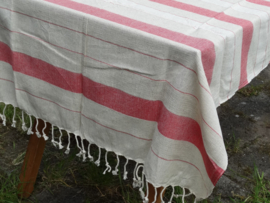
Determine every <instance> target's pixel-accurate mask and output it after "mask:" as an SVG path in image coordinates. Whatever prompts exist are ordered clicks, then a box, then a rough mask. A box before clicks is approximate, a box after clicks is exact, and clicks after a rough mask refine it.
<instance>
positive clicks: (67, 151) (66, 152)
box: [65, 131, 70, 154]
mask: <svg viewBox="0 0 270 203" xmlns="http://www.w3.org/2000/svg"><path fill="white" fill-rule="evenodd" d="M67 134H68V146H67V149H66V151H65V154H69V152H70V148H69V146H70V134H69V132H68V131H67Z"/></svg>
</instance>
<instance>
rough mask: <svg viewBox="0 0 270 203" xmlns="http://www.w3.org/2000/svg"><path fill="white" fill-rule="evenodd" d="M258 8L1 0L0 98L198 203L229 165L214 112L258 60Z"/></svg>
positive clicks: (262, 36)
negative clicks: (177, 188) (131, 162)
mask: <svg viewBox="0 0 270 203" xmlns="http://www.w3.org/2000/svg"><path fill="white" fill-rule="evenodd" d="M269 7H270V3H269V2H268V1H264V0H246V1H240V0H227V1H225V0H215V1H210V0H188V1H187V0H100V1H95V0H72V1H71V0H24V1H19V0H14V1H9V0H2V1H1V3H0V28H1V29H0V50H1V51H0V101H2V102H5V103H6V104H12V105H13V106H14V107H19V108H21V109H23V110H24V111H25V112H27V113H28V114H30V115H33V116H35V117H36V118H39V119H42V120H43V121H44V122H45V124H47V123H51V124H52V125H53V126H57V127H59V129H60V130H66V131H67V132H68V133H73V134H74V135H75V137H76V138H78V137H80V138H81V139H82V140H87V141H88V142H89V143H90V144H92V143H95V144H96V145H97V146H99V147H101V148H104V149H106V150H107V152H115V153H116V154H117V155H121V156H124V157H126V158H127V163H128V160H134V161H136V162H137V163H142V164H144V167H143V171H144V174H145V176H143V178H144V177H145V180H146V182H147V183H151V184H152V185H153V186H154V187H155V188H158V187H164V188H166V187H168V186H181V187H182V188H187V189H189V190H190V192H191V193H192V194H194V195H195V196H196V199H197V200H200V199H204V198H207V197H208V196H209V195H210V194H211V191H212V190H213V188H214V186H215V184H216V183H217V181H218V179H219V178H220V177H221V175H222V174H223V173H224V171H225V170H226V168H227V162H228V161H227V154H226V150H225V147H224V142H223V138H222V132H221V130H220V125H219V120H218V117H217V112H216V107H218V106H219V105H220V104H221V103H223V102H225V101H226V100H228V99H229V98H230V97H232V96H233V95H234V94H235V92H236V91H237V90H238V89H240V88H242V87H243V86H245V85H246V84H248V83H249V82H250V81H251V80H252V79H253V78H254V77H255V76H256V75H258V74H259V73H260V72H261V71H262V70H263V69H264V68H265V67H266V66H267V64H268V63H269V61H270V56H269V49H268V48H269V43H270V42H269V40H268V37H269V23H270V22H269V19H270V17H269V12H270V8H269ZM3 118H4V117H3ZM14 125H15V123H14ZM48 125H49V124H48ZM36 126H37V127H38V126H39V125H38V123H37V125H36ZM29 129H30V130H29V134H31V130H32V127H29ZM45 129H47V128H44V130H45ZM36 134H37V135H38V136H43V137H44V138H45V139H46V138H47V135H46V134H42V132H41V131H40V129H38V128H37V132H36ZM52 141H53V143H54V144H56V141H55V140H52ZM57 144H58V145H59V148H63V147H64V146H62V144H61V139H60V141H59V143H57ZM78 148H79V149H80V155H81V156H83V157H84V159H86V158H87V155H88V154H87V149H84V146H83V145H81V144H80V143H79V142H78ZM68 151H69V149H68V148H67V152H68ZM106 155H107V153H106ZM89 157H90V158H91V156H89ZM96 163H97V165H99V159H98V160H96ZM107 167H108V166H107ZM108 169H109V167H108ZM113 173H117V171H116V170H115V171H114V172H113ZM135 183H136V184H137V186H140V189H141V191H142V186H143V185H142V183H141V182H140V180H139V179H138V177H137V179H136V178H135ZM136 184H135V185H136ZM172 195H173V194H172ZM144 198H145V201H147V195H146V196H144Z"/></svg>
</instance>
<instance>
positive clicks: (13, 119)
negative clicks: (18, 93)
mask: <svg viewBox="0 0 270 203" xmlns="http://www.w3.org/2000/svg"><path fill="white" fill-rule="evenodd" d="M15 116H16V107H15V106H14V112H13V118H12V125H11V127H13V128H16V120H15Z"/></svg>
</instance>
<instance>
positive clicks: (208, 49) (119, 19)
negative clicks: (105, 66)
mask: <svg viewBox="0 0 270 203" xmlns="http://www.w3.org/2000/svg"><path fill="white" fill-rule="evenodd" d="M45 1H48V2H51V3H54V4H57V5H61V6H64V7H68V8H71V9H74V10H77V11H81V12H84V13H87V14H90V15H93V16H96V17H99V18H103V19H106V20H109V21H112V22H115V23H118V24H121V25H125V26H127V27H131V28H135V29H138V30H141V31H144V32H147V33H150V34H153V35H156V36H159V37H163V38H166V39H169V40H172V41H175V42H178V43H181V44H185V45H188V46H190V47H193V48H196V49H198V50H200V51H201V54H202V63H203V68H204V71H205V75H206V78H207V81H208V84H209V85H210V83H211V79H212V74H213V68H214V64H215V59H216V52H215V47H214V44H213V42H211V41H209V40H206V39H201V38H196V37H192V36H188V35H184V34H182V33H178V32H174V31H171V30H167V29H165V28H161V27H157V26H154V25H151V24H147V23H144V22H140V21H137V20H134V19H131V18H127V17H124V16H121V15H119V14H115V13H111V12H109V11H106V10H103V9H99V8H96V7H92V6H89V5H84V4H81V3H77V2H74V1H70V0H45Z"/></svg>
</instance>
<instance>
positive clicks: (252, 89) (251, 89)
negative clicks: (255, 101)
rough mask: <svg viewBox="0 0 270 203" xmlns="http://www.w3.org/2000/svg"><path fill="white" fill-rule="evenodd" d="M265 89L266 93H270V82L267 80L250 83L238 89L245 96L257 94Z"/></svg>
mask: <svg viewBox="0 0 270 203" xmlns="http://www.w3.org/2000/svg"><path fill="white" fill-rule="evenodd" d="M262 91H265V92H266V93H270V82H266V83H264V84H261V85H256V86H254V85H248V86H247V87H244V88H242V89H240V90H239V91H238V93H239V94H241V95H242V96H244V97H251V96H257V95H259V93H260V92H262Z"/></svg>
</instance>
